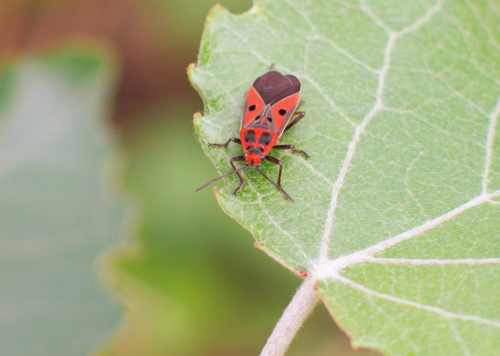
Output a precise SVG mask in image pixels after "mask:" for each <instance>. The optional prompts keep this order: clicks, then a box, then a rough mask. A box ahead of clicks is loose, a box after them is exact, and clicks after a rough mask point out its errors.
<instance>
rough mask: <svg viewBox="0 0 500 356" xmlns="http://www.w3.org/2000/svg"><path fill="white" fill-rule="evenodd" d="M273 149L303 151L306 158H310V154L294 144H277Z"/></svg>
mask: <svg viewBox="0 0 500 356" xmlns="http://www.w3.org/2000/svg"><path fill="white" fill-rule="evenodd" d="M273 149H277V150H292V151H293V152H297V153H302V154H303V155H304V156H305V157H306V158H309V155H308V154H307V153H305V152H304V151H302V150H298V149H296V148H295V146H294V145H276V146H274V147H273Z"/></svg>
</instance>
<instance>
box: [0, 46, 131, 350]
mask: <svg viewBox="0 0 500 356" xmlns="http://www.w3.org/2000/svg"><path fill="white" fill-rule="evenodd" d="M114 67H115V66H114V63H113V61H112V60H111V58H110V56H109V54H108V53H107V52H106V51H103V50H102V49H100V48H95V46H91V45H69V46H67V47H64V48H63V49H58V50H56V49H52V50H46V51H44V52H38V53H36V54H32V55H25V56H19V57H14V58H12V59H10V60H9V61H7V62H4V63H2V64H1V65H0V152H1V154H0V231H1V232H0V246H1V248H0V256H1V258H0V315H1V317H0V354H2V355H47V356H48V355H84V354H86V353H88V352H89V351H90V350H91V349H92V347H93V346H94V345H95V344H96V343H98V342H100V341H101V340H102V339H103V336H104V334H105V333H107V332H109V330H111V328H112V327H113V325H114V324H115V323H116V320H118V316H119V315H118V309H117V307H116V305H115V304H114V303H112V302H111V300H110V298H109V296H107V295H106V293H105V291H104V290H103V289H102V288H98V285H97V282H96V278H95V271H94V269H93V264H94V260H95V258H96V256H97V255H98V254H99V252H100V251H102V249H103V248H104V247H106V246H108V245H109V244H111V243H113V242H116V241H117V240H118V231H119V226H120V224H121V221H122V219H123V215H124V210H123V208H122V207H119V206H118V204H117V201H116V199H114V200H113V199H111V197H110V194H109V193H110V191H105V189H104V187H103V185H104V184H103V183H104V179H105V175H104V173H105V171H106V170H109V168H110V165H111V164H112V163H114V164H116V163H117V162H112V160H111V159H110V158H112V157H111V156H110V154H111V152H112V150H113V149H114V145H113V140H112V138H111V136H110V135H109V127H108V124H107V123H106V122H105V120H104V118H105V117H106V116H107V114H108V113H109V109H110V99H111V90H112V88H113V86H114V83H115V74H116V73H115V68H114ZM115 160H116V157H114V156H113V161H115ZM105 166H106V168H105ZM108 173H109V172H108ZM108 178H109V177H108ZM108 183H109V182H108ZM108 188H109V187H108Z"/></svg>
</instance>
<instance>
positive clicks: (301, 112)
mask: <svg viewBox="0 0 500 356" xmlns="http://www.w3.org/2000/svg"><path fill="white" fill-rule="evenodd" d="M296 114H299V115H297V116H296V117H295V119H293V121H292V122H291V123H289V124H288V126H287V127H286V128H285V131H283V132H287V131H288V130H290V129H291V128H292V127H294V126H295V124H296V123H297V122H299V121H300V120H302V118H303V117H304V116H306V112H305V111H299V112H297V113H296Z"/></svg>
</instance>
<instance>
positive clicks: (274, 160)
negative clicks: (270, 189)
mask: <svg viewBox="0 0 500 356" xmlns="http://www.w3.org/2000/svg"><path fill="white" fill-rule="evenodd" d="M265 159H266V160H267V161H269V162H271V163H274V164H277V165H278V166H280V172H279V173H278V180H277V183H278V186H279V187H281V171H282V170H283V162H281V160H279V159H277V158H276V157H272V156H266V158H265Z"/></svg>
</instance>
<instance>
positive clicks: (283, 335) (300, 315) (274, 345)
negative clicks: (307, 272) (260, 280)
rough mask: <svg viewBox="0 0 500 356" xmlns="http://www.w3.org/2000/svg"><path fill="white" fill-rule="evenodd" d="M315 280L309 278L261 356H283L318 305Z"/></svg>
mask: <svg viewBox="0 0 500 356" xmlns="http://www.w3.org/2000/svg"><path fill="white" fill-rule="evenodd" d="M314 283H315V280H314V279H312V278H307V279H306V280H305V281H304V283H302V285H301V286H300V288H299V289H298V290H297V292H296V293H295V295H294V296H293V298H292V301H291V302H290V304H288V306H287V307H286V309H285V311H284V312H283V315H282V316H281V318H280V320H279V321H278V324H276V326H275V328H274V330H273V332H272V334H271V336H269V339H267V342H266V345H265V346H264V348H263V349H262V352H261V354H260V356H283V355H284V354H285V352H286V350H288V347H289V346H290V344H291V343H292V340H293V339H294V338H295V335H296V334H297V332H298V331H299V329H300V327H301V326H302V325H303V324H304V322H305V321H306V319H307V318H308V317H309V315H311V313H312V311H313V310H314V307H316V305H317V304H318V301H319V298H318V293H317V292H316V291H315V290H314Z"/></svg>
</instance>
